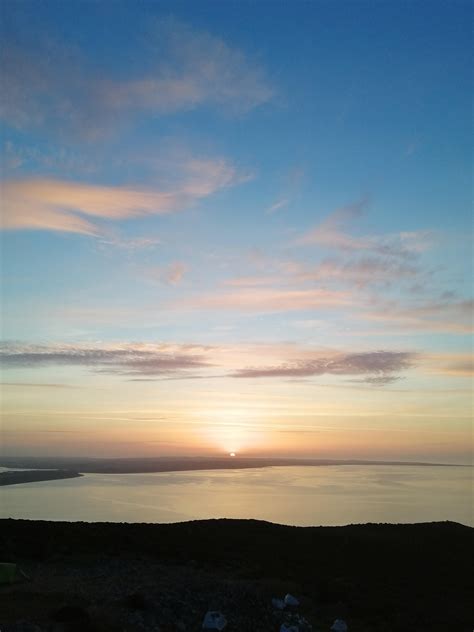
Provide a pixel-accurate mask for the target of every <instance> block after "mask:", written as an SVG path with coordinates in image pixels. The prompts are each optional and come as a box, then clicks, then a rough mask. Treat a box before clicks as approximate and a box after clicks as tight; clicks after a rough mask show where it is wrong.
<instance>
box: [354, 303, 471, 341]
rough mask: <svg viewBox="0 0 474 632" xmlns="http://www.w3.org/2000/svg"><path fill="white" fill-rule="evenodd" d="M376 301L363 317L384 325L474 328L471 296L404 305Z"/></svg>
mask: <svg viewBox="0 0 474 632" xmlns="http://www.w3.org/2000/svg"><path fill="white" fill-rule="evenodd" d="M379 303H380V305H379V306H376V308H375V309H374V310H372V311H369V312H366V313H365V314H364V318H367V319H368V320H372V321H380V322H383V323H384V324H385V325H387V326H389V325H390V324H394V325H396V326H397V327H401V328H403V329H407V330H411V331H413V332H416V331H421V332H427V333H428V332H444V333H453V334H469V333H471V332H472V331H473V328H474V327H473V325H474V322H473V314H474V301H473V300H472V299H467V300H461V301H425V302H422V303H419V302H415V303H411V304H407V305H400V303H398V302H393V301H385V302H384V301H380V302H379ZM377 307H378V308H377Z"/></svg>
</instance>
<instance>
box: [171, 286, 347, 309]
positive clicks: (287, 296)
mask: <svg viewBox="0 0 474 632" xmlns="http://www.w3.org/2000/svg"><path fill="white" fill-rule="evenodd" d="M350 302H351V299H350V296H349V295H348V294H347V293H345V292H339V291H332V290H321V289H297V290H292V289H278V288H269V287H253V288H252V287H250V288H248V287H246V288H242V289H241V288H239V287H237V288H236V289H235V290H234V291H227V290H225V291H217V292H216V293H213V294H203V295H201V296H195V297H193V298H190V299H187V300H185V301H181V302H180V303H179V304H178V303H176V304H175V305H174V307H187V308H188V309H196V310H214V309H215V310H236V311H244V312H246V311H248V312H259V313H272V312H288V311H298V310H307V309H318V308H321V309H325V308H331V307H336V306H341V305H348V304H350Z"/></svg>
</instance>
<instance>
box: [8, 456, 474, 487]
mask: <svg viewBox="0 0 474 632" xmlns="http://www.w3.org/2000/svg"><path fill="white" fill-rule="evenodd" d="M330 465H332V466H337V465H354V466H357V465H359V466H365V465H376V466H384V465H385V466H394V465H395V466H416V467H469V466H468V465H467V466H466V465H458V464H448V463H423V462H406V461H369V460H363V461H362V460H361V461H359V460H354V459H345V460H342V459H288V458H287V459H285V458H273V459H272V458H260V457H254V458H249V457H160V458H127V459H117V458H111V459H107V458H104V459H93V458H90V459H81V458H53V457H44V458H40V457H24V458H23V457H22V458H13V457H7V458H4V459H2V460H0V466H2V467H8V468H13V469H15V468H19V469H21V470H22V471H11V470H10V471H8V472H2V473H0V486H5V485H16V484H21V483H30V482H37V481H48V480H58V479H63V478H77V477H79V476H81V475H82V474H153V473H160V472H189V471H205V470H229V469H232V470H237V469H249V468H265V467H289V466H293V467H295V466H300V467H302V466H305V467H321V466H330Z"/></svg>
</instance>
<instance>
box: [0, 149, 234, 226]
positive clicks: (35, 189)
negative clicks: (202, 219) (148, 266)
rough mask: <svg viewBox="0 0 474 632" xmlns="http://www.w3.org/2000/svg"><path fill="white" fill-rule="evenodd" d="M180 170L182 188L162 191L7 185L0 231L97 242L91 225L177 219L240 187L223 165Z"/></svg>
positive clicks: (50, 183) (0, 194) (194, 162)
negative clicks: (137, 219)
mask: <svg viewBox="0 0 474 632" xmlns="http://www.w3.org/2000/svg"><path fill="white" fill-rule="evenodd" d="M182 170H183V177H182V180H181V182H179V183H177V184H176V185H175V186H174V188H172V189H170V190H163V191H160V190H154V189H146V188H140V187H126V186H123V187H113V186H99V185H95V184H85V183H80V182H71V181H66V180H57V179H45V178H31V179H23V180H9V181H6V182H4V183H3V184H2V185H1V189H0V199H1V201H2V224H1V226H2V228H3V229H4V230H5V229H16V230H22V229H36V230H38V229H41V230H52V231H61V232H71V233H80V234H83V235H94V236H97V235H99V234H101V233H103V230H102V229H101V228H100V226H99V225H97V223H96V222H95V221H93V220H97V219H99V220H106V221H117V220H123V219H130V218H134V217H140V216H145V215H164V214H168V213H175V212H177V211H181V210H183V209H184V208H186V207H187V206H189V205H191V204H192V203H193V202H195V201H197V200H199V199H202V198H205V197H207V196H209V195H212V194H213V193H215V192H216V191H218V190H219V189H221V188H224V187H228V186H231V185H232V184H235V183H237V182H238V181H239V176H238V174H237V173H236V171H235V169H234V168H233V167H232V166H231V165H229V164H228V163H227V162H226V161H224V160H215V161H212V160H198V159H191V160H188V161H187V162H186V163H185V164H184V165H183V166H182ZM91 218H92V219H91Z"/></svg>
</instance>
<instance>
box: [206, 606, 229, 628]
mask: <svg viewBox="0 0 474 632" xmlns="http://www.w3.org/2000/svg"><path fill="white" fill-rule="evenodd" d="M226 625H227V619H226V618H225V617H224V615H223V614H222V612H218V611H217V610H210V611H209V612H206V616H205V617H204V621H203V623H202V629H203V630H219V632H220V630H223V629H224V628H225V626H226Z"/></svg>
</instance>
